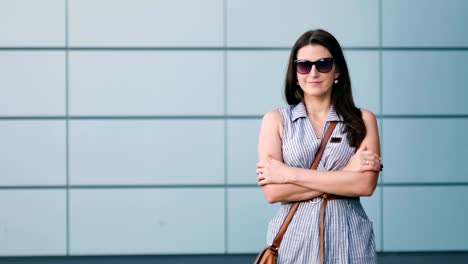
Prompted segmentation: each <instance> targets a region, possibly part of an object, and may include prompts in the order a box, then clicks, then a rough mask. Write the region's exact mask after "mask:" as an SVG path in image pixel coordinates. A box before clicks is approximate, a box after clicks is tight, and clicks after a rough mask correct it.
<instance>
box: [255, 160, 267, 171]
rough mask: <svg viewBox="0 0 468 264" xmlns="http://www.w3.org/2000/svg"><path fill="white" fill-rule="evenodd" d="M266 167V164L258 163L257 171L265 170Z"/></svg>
mask: <svg viewBox="0 0 468 264" xmlns="http://www.w3.org/2000/svg"><path fill="white" fill-rule="evenodd" d="M265 165H266V164H265V162H262V161H260V162H258V163H257V169H260V168H265Z"/></svg>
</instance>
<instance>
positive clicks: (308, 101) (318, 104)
mask: <svg viewBox="0 0 468 264" xmlns="http://www.w3.org/2000/svg"><path fill="white" fill-rule="evenodd" d="M304 104H305V107H306V109H307V115H309V116H313V117H323V116H327V114H328V112H329V111H330V106H331V98H330V97H315V96H313V97H312V96H309V97H305V98H304Z"/></svg>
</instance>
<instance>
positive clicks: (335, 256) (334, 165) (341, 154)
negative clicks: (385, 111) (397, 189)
mask: <svg viewBox="0 0 468 264" xmlns="http://www.w3.org/2000/svg"><path fill="white" fill-rule="evenodd" d="M279 111H280V113H281V117H282V121H283V142H282V147H283V161H284V163H285V164H287V165H289V166H293V167H301V168H310V166H311V164H312V161H313V160H314V155H315V152H316V151H317V149H318V147H319V144H320V139H318V138H317V137H316V136H315V133H314V130H313V128H312V125H311V123H310V121H309V119H308V118H307V112H306V108H305V105H304V104H303V103H299V104H298V105H296V106H285V107H282V108H280V109H279ZM330 121H342V118H341V117H340V116H338V114H337V113H336V112H335V110H334V108H333V106H332V107H331V108H330V111H329V113H328V116H327V120H326V124H325V127H324V128H323V132H322V135H323V134H324V133H325V131H326V129H327V128H328V126H329V124H330ZM344 128H345V126H344V123H343V122H338V123H337V126H336V127H335V129H334V131H333V133H332V135H331V137H330V138H333V137H336V138H341V142H338V143H330V140H329V141H328V143H327V146H326V148H325V151H324V153H323V156H322V159H321V161H320V163H319V166H318V170H340V169H341V168H343V167H344V166H345V165H346V164H347V162H348V160H349V159H350V158H351V156H352V155H353V154H354V152H355V148H354V147H351V146H350V145H349V143H348V140H347V138H346V133H344V132H343V129H344ZM337 141H338V140H337ZM312 202H314V203H311V202H301V203H300V205H299V208H298V209H297V211H296V213H295V215H294V218H293V220H292V222H291V223H290V225H289V227H288V229H287V231H286V233H285V234H284V237H283V240H282V242H281V244H280V247H279V252H278V259H277V263H278V264H281V263H288V264H290V263H294V264H300V263H304V264H305V263H307V264H310V263H319V248H320V247H319V241H320V240H319V212H320V206H321V204H322V201H321V198H314V200H313V201H312ZM289 208H290V204H282V206H281V208H280V210H279V212H278V213H277V215H276V216H275V217H274V218H273V219H272V220H271V221H270V224H269V226H268V236H267V243H268V244H269V245H271V243H273V239H274V238H275V236H276V234H277V233H278V230H279V228H280V226H281V224H282V223H283V220H284V218H285V217H286V215H287V213H288V211H289ZM325 263H328V264H332V263H336V264H357V263H359V264H361V263H362V264H364V263H365V264H369V263H371V264H372V263H377V257H376V253H375V241H374V232H373V229H372V222H370V221H369V219H368V217H367V215H366V213H365V212H364V209H363V208H362V205H361V202H360V201H359V200H332V201H329V202H328V204H327V207H326V214H325Z"/></svg>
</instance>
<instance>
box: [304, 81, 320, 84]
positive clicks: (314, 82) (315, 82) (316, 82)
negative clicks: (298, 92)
mask: <svg viewBox="0 0 468 264" xmlns="http://www.w3.org/2000/svg"><path fill="white" fill-rule="evenodd" d="M307 83H310V84H320V83H322V82H319V81H313V82H307Z"/></svg>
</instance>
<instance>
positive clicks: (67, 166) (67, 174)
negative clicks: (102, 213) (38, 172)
mask: <svg viewBox="0 0 468 264" xmlns="http://www.w3.org/2000/svg"><path fill="white" fill-rule="evenodd" d="M69 51H70V50H69V40H68V0H65V117H66V118H65V177H66V189H65V193H66V204H65V211H66V224H65V228H66V232H65V235H66V245H67V246H66V250H67V252H66V255H67V256H70V161H69V153H70V148H69V121H70V118H69V117H70V114H69V57H68V55H69Z"/></svg>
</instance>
